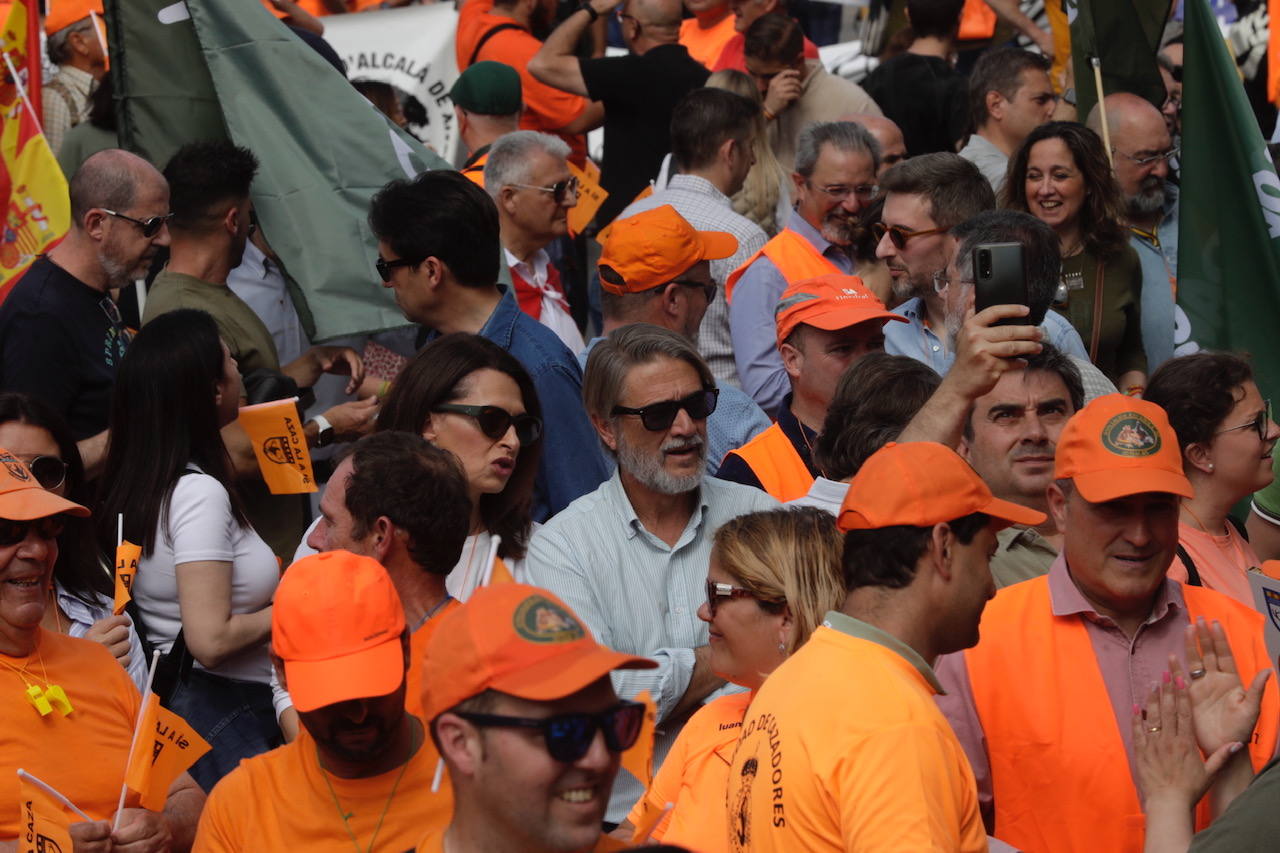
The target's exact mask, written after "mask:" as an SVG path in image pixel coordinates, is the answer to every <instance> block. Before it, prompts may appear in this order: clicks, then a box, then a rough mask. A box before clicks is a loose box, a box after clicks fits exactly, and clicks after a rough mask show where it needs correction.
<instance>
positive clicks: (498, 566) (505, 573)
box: [489, 557, 516, 584]
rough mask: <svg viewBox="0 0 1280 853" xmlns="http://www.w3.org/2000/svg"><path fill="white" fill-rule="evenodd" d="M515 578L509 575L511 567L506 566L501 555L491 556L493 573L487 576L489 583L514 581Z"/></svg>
mask: <svg viewBox="0 0 1280 853" xmlns="http://www.w3.org/2000/svg"><path fill="white" fill-rule="evenodd" d="M515 582H516V579H515V578H514V577H512V576H511V569H509V568H507V564H506V563H505V562H503V560H502V558H501V557H494V558H493V574H492V575H490V576H489V583H490V584H495V583H515Z"/></svg>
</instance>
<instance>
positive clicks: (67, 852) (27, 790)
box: [18, 773, 75, 853]
mask: <svg viewBox="0 0 1280 853" xmlns="http://www.w3.org/2000/svg"><path fill="white" fill-rule="evenodd" d="M18 807H19V809H20V815H19V819H20V823H19V826H21V828H22V832H20V833H18V850H19V851H20V853H72V851H73V850H74V849H75V847H74V845H73V844H72V843H71V831H70V829H69V827H70V825H71V819H70V817H69V816H68V815H67V813H66V810H65V809H63V807H62V804H61V803H59V802H58V801H57V800H55V799H54V798H53V797H51V796H49V794H47V793H45V791H44V790H42V789H41V788H40V786H38V785H33V784H32V783H31V782H29V781H27V777H26V776H24V775H22V774H21V773H19V774H18Z"/></svg>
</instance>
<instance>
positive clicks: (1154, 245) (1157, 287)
mask: <svg viewBox="0 0 1280 853" xmlns="http://www.w3.org/2000/svg"><path fill="white" fill-rule="evenodd" d="M1164 191H1165V204H1164V216H1163V217H1162V218H1161V219H1160V224H1159V225H1158V226H1157V227H1156V239H1155V240H1154V241H1153V240H1151V239H1149V238H1148V237H1147V236H1145V235H1140V234H1138V233H1137V232H1136V231H1134V230H1132V229H1130V231H1129V245H1131V246H1133V250H1134V251H1135V252H1137V253H1138V260H1139V261H1140V262H1141V263H1142V345H1143V349H1144V350H1146V353H1147V375H1148V376H1150V375H1151V374H1152V373H1154V372H1155V369H1156V368H1157V367H1159V366H1160V365H1161V364H1163V363H1164V362H1166V361H1168V360H1169V359H1171V358H1173V346H1174V345H1173V338H1174V332H1173V330H1174V325H1175V319H1174V304H1173V287H1172V286H1171V284H1170V280H1171V279H1172V280H1173V281H1177V278H1178V187H1177V186H1176V185H1174V184H1170V183H1167V182H1166V183H1165V185H1164Z"/></svg>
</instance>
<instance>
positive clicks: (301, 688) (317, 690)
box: [284, 634, 405, 712]
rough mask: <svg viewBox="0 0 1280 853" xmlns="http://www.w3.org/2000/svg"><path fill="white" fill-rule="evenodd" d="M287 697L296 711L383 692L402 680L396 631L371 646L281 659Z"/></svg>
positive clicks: (390, 689)
mask: <svg viewBox="0 0 1280 853" xmlns="http://www.w3.org/2000/svg"><path fill="white" fill-rule="evenodd" d="M284 676H285V680H286V681H287V682H288V690H289V697H290V698H291V699H293V707H295V708H297V709H298V710H299V711H302V712H307V711H314V710H316V709H317V708H323V707H324V706H326V705H332V704H334V703H336V702H347V701H350V700H352V699H364V698H368V697H372V696H386V695H387V694H388V693H391V692H392V691H394V690H395V689H396V688H397V687H399V686H400V685H401V683H403V682H404V679H405V666H404V647H403V646H402V645H401V643H400V636H399V635H398V634H397V635H396V636H394V637H392V638H391V639H390V640H387V641H386V642H385V643H379V644H378V645H376V646H373V647H372V648H368V649H364V650H363V651H359V652H355V653H354V654H349V655H343V656H342V657H339V658H329V659H327V660H314V661H310V660H308V661H304V660H294V661H288V660H287V661H285V662H284Z"/></svg>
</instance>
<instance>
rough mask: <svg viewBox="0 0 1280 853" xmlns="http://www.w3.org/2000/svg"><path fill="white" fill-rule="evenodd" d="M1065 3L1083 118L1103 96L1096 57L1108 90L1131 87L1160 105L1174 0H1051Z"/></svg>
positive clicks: (1077, 98) (1080, 112)
mask: <svg viewBox="0 0 1280 853" xmlns="http://www.w3.org/2000/svg"><path fill="white" fill-rule="evenodd" d="M1049 2H1059V3H1064V4H1065V5H1066V9H1067V18H1068V20H1070V21H1071V64H1072V66H1073V68H1074V69H1075V86H1076V114H1077V115H1078V116H1079V117H1080V121H1081V122H1083V121H1085V120H1086V119H1087V118H1089V111H1090V110H1092V109H1093V106H1094V104H1096V103H1097V102H1098V93H1097V87H1096V86H1094V78H1093V64H1092V62H1091V60H1092V58H1093V57H1095V56H1096V57H1097V58H1098V62H1099V64H1100V65H1101V66H1102V88H1103V90H1104V91H1105V93H1106V94H1108V95H1110V94H1112V93H1113V92H1132V93H1133V94H1135V95H1141V96H1142V97H1144V98H1146V99H1147V100H1148V101H1150V102H1151V103H1153V104H1155V105H1156V108H1157V109H1159V108H1160V106H1161V105H1162V104H1163V103H1164V100H1165V89H1164V81H1163V80H1162V79H1161V78H1160V68H1159V66H1157V65H1156V52H1157V51H1158V50H1159V49H1160V36H1161V34H1162V33H1163V32H1164V21H1165V18H1166V17H1167V16H1168V14H1169V0H1049Z"/></svg>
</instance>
